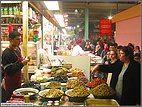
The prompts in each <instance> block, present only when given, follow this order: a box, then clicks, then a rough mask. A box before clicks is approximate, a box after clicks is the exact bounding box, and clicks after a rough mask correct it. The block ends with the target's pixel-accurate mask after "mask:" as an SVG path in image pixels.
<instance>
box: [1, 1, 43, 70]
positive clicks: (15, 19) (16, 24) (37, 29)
mask: <svg viewBox="0 0 142 107" xmlns="http://www.w3.org/2000/svg"><path fill="white" fill-rule="evenodd" d="M1 3H2V5H1V38H2V41H1V43H2V51H3V50H4V49H5V48H6V47H8V45H9V41H8V36H9V32H8V29H9V27H8V26H9V24H12V26H13V29H14V30H17V31H18V32H20V33H21V38H22V37H23V31H22V30H23V11H22V5H23V2H22V1H2V2H1ZM28 6H29V7H28V8H30V12H29V11H28V12H29V13H28V24H30V25H32V27H31V26H28V27H29V28H28V29H29V30H28V56H31V61H30V62H29V64H28V65H29V72H33V69H37V56H38V55H37V54H38V52H37V49H38V48H39V43H37V41H38V40H39V38H40V37H41V14H39V12H37V11H36V10H35V9H34V8H32V7H31V5H29V4H28ZM32 13H34V14H32ZM31 29H32V31H31ZM31 32H32V33H31ZM34 37H35V38H34ZM33 41H34V42H33ZM20 48H21V51H23V50H22V48H23V38H22V39H21V45H20Z"/></svg>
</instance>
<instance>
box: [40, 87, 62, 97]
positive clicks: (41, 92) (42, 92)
mask: <svg viewBox="0 0 142 107" xmlns="http://www.w3.org/2000/svg"><path fill="white" fill-rule="evenodd" d="M49 90H51V89H45V90H42V91H40V92H39V93H38V94H39V96H41V97H43V95H45V94H46V93H47V92H48V91H49ZM60 91H61V92H62V93H63V94H64V92H63V91H62V90H60ZM59 97H60V96H59ZM47 98H53V97H47Z"/></svg>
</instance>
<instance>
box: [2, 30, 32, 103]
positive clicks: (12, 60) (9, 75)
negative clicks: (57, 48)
mask: <svg viewBox="0 0 142 107" xmlns="http://www.w3.org/2000/svg"><path fill="white" fill-rule="evenodd" d="M9 41H10V44H9V47H7V48H6V49H5V50H4V52H3V54H2V65H3V68H4V72H5V85H6V96H7V100H8V99H9V98H10V96H11V95H12V92H13V91H14V90H15V89H17V88H20V87H21V80H22V74H21V69H22V68H23V66H24V65H26V64H27V63H28V62H29V61H30V57H28V58H27V59H25V60H22V54H21V50H20V48H19V45H20V41H21V34H20V33H19V32H17V31H11V32H10V34H9Z"/></svg>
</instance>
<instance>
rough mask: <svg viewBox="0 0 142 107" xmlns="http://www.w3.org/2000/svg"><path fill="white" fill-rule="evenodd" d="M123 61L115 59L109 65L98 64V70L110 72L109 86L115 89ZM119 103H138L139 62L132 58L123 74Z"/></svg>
mask: <svg viewBox="0 0 142 107" xmlns="http://www.w3.org/2000/svg"><path fill="white" fill-rule="evenodd" d="M122 67H123V62H121V61H120V60H117V61H116V62H115V63H113V64H110V65H100V67H99V71H102V72H107V73H112V79H111V83H110V86H111V87H112V88H113V89H114V90H115V87H116V84H117V80H118V76H119V74H120V72H121V70H122ZM119 104H120V105H136V104H140V64H139V63H138V62H136V61H134V60H132V61H130V64H129V66H128V68H127V70H126V71H125V73H124V75H123V89H122V97H121V102H119Z"/></svg>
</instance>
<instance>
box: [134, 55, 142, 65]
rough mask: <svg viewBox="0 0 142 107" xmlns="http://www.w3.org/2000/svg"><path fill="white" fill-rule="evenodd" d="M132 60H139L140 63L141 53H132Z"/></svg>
mask: <svg viewBox="0 0 142 107" xmlns="http://www.w3.org/2000/svg"><path fill="white" fill-rule="evenodd" d="M134 60H135V61H137V62H139V63H141V55H140V54H139V53H136V54H135V55H134Z"/></svg>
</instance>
